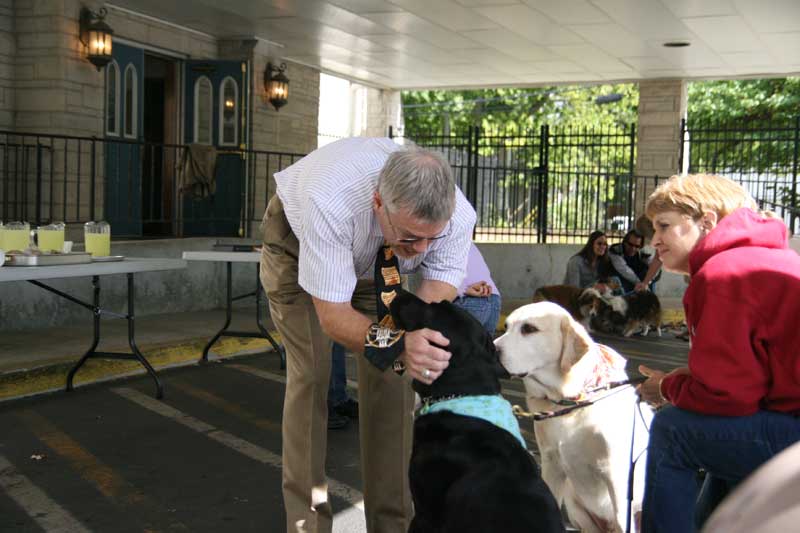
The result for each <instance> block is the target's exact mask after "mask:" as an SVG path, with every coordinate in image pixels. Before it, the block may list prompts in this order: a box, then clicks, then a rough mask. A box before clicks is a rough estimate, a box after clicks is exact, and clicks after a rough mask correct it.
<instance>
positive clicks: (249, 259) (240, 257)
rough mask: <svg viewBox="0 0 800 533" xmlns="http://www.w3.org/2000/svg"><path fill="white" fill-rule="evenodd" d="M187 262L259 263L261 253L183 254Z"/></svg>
mask: <svg viewBox="0 0 800 533" xmlns="http://www.w3.org/2000/svg"><path fill="white" fill-rule="evenodd" d="M183 258H184V259H185V260H187V261H223V262H226V263H258V262H259V261H260V260H261V252H183Z"/></svg>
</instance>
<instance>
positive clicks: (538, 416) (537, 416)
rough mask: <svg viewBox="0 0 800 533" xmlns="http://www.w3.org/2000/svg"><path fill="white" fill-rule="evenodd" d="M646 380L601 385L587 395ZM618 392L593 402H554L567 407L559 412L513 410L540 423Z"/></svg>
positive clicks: (632, 379)
mask: <svg viewBox="0 0 800 533" xmlns="http://www.w3.org/2000/svg"><path fill="white" fill-rule="evenodd" d="M645 380H647V378H646V377H644V376H642V377H638V378H631V379H626V380H622V381H611V382H609V383H606V384H605V385H601V386H599V387H594V388H591V389H587V390H586V394H594V393H595V392H600V391H609V390H613V389H618V388H620V387H624V386H634V385H638V384H640V383H644V381H645ZM617 392H620V391H615V392H612V393H610V394H606V395H605V396H601V397H600V398H595V399H592V400H559V401H557V402H553V403H555V404H556V405H562V406H565V407H564V409H559V410H558V411H537V412H535V413H529V412H528V411H525V410H524V409H523V408H522V407H520V406H519V405H515V406H514V407H513V410H514V414H515V415H516V416H519V417H523V418H532V419H533V421H534V422H537V421H540V420H547V419H549V418H556V417H559V416H564V415H567V414H569V413H571V412H573V411H577V410H578V409H583V408H584V407H589V406H590V405H594V404H595V403H596V402H599V401H600V400H603V399H605V398H608V397H610V396H613V395H614V394H616V393H617Z"/></svg>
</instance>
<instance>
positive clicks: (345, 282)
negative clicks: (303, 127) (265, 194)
mask: <svg viewBox="0 0 800 533" xmlns="http://www.w3.org/2000/svg"><path fill="white" fill-rule="evenodd" d="M399 149H401V147H400V146H398V145H397V144H395V143H394V142H393V141H392V140H391V139H386V138H367V137H354V138H349V139H343V140H340V141H337V142H334V143H331V144H328V145H326V146H323V147H322V148H319V149H318V150H315V151H314V152H312V153H311V154H309V155H307V156H306V157H304V158H303V159H301V160H300V161H298V162H296V163H295V164H293V165H292V166H290V167H288V168H286V169H284V170H282V171H281V172H278V173H276V174H275V182H276V184H277V193H278V197H279V198H280V199H281V202H283V209H284V212H285V214H286V219H287V220H288V221H289V225H290V226H291V227H292V231H293V232H294V234H295V235H296V236H297V238H298V240H299V242H300V258H299V265H298V268H299V272H298V282H299V284H300V286H301V287H302V288H303V289H304V290H305V291H306V292H308V293H309V294H311V295H312V296H314V297H316V298H319V299H320V300H325V301H328V302H349V301H350V299H351V297H352V295H353V291H354V290H355V286H356V281H357V280H358V278H372V277H373V275H374V265H375V257H376V255H377V253H378V250H379V249H380V247H381V245H382V244H383V241H384V236H383V234H382V232H381V227H380V224H379V223H378V220H377V219H376V218H375V213H374V212H373V195H374V193H375V191H376V190H377V184H378V175H379V174H380V171H381V168H382V167H383V165H384V163H385V162H386V159H387V158H388V157H389V155H390V154H391V153H392V152H394V151H395V150H399ZM456 195H457V199H456V208H455V212H454V213H453V218H452V221H451V224H450V226H449V229H450V232H449V234H448V236H447V237H445V238H443V239H440V240H436V241H431V242H430V243H429V246H428V248H427V250H426V251H425V252H423V253H421V254H419V255H417V256H415V257H412V258H409V259H405V258H402V257H399V266H400V272H401V273H403V274H407V273H409V272H414V271H417V270H418V271H419V272H420V273H421V275H422V277H423V279H428V280H436V281H442V282H445V283H449V284H450V285H453V286H454V287H458V286H459V285H460V284H461V280H462V279H463V278H464V273H465V269H466V263H467V253H468V252H469V246H470V241H471V238H472V228H473V226H474V225H475V218H476V217H475V210H474V209H472V206H471V205H470V204H469V202H468V201H467V199H466V198H465V197H464V195H463V194H462V193H461V191H460V190H458V188H456ZM445 231H447V230H445Z"/></svg>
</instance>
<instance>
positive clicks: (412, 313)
mask: <svg viewBox="0 0 800 533" xmlns="http://www.w3.org/2000/svg"><path fill="white" fill-rule="evenodd" d="M395 290H396V291H397V296H395V298H394V300H392V303H391V304H389V312H390V313H391V315H392V318H393V319H394V323H395V325H396V326H397V327H399V328H402V329H405V330H408V331H413V330H415V329H421V328H424V327H425V325H426V324H427V323H428V322H429V321H430V317H429V313H430V305H429V304H427V303H425V302H424V301H423V300H422V299H420V298H419V297H417V296H416V295H415V294H412V293H410V292H408V291H406V290H403V289H399V288H398V289H395Z"/></svg>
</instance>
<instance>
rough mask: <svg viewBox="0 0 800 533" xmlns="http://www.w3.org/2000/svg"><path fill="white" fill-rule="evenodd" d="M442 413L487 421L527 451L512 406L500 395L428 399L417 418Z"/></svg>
mask: <svg viewBox="0 0 800 533" xmlns="http://www.w3.org/2000/svg"><path fill="white" fill-rule="evenodd" d="M442 411H449V412H451V413H455V414H457V415H463V416H472V417H475V418H480V419H483V420H486V421H487V422H490V423H492V424H494V425H495V426H497V427H499V428H501V429H505V430H506V431H508V432H509V433H511V434H512V435H513V436H514V437H515V438H516V439H517V440H518V441H519V443H520V444H522V447H523V448H526V449H527V445H526V444H525V439H523V438H522V432H521V431H520V429H519V421H517V418H516V417H515V416H514V412H513V410H512V408H511V404H510V403H509V402H508V400H506V399H505V398H503V397H502V396H500V395H499V394H493V395H484V396H452V397H443V398H426V399H425V401H423V404H422V407H421V408H420V410H419V413H418V415H417V416H424V415H427V414H430V413H437V412H442Z"/></svg>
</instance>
